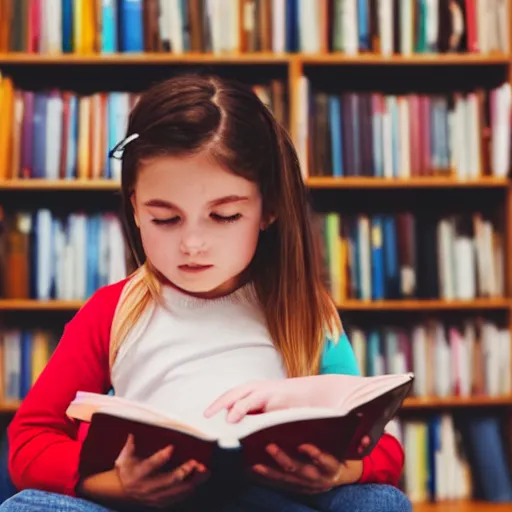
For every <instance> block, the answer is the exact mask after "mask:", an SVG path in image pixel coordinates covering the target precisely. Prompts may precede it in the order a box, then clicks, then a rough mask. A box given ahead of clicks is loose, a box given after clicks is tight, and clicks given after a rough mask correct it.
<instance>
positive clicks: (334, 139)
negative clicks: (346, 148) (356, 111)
mask: <svg viewBox="0 0 512 512" xmlns="http://www.w3.org/2000/svg"><path fill="white" fill-rule="evenodd" d="M329 125H330V132H331V150H332V174H333V176H343V174H344V173H343V137H342V133H341V130H342V128H341V100H340V98H339V96H332V95H331V96H329Z"/></svg>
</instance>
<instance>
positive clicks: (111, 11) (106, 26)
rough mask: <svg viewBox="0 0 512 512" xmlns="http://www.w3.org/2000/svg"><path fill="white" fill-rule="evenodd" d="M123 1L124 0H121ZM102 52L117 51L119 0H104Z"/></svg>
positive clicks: (102, 11) (102, 10)
mask: <svg viewBox="0 0 512 512" xmlns="http://www.w3.org/2000/svg"><path fill="white" fill-rule="evenodd" d="M121 1H122V0H121ZM102 2H103V4H102V9H101V16H102V18H101V53H115V52H117V40H118V38H117V2H118V0H102Z"/></svg>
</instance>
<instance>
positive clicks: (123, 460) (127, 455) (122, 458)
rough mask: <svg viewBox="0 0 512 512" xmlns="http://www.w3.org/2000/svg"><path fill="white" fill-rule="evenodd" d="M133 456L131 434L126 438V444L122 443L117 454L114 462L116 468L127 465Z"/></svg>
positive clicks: (133, 445) (133, 446)
mask: <svg viewBox="0 0 512 512" xmlns="http://www.w3.org/2000/svg"><path fill="white" fill-rule="evenodd" d="M134 456H135V441H134V438H133V434H128V437H127V438H126V443H124V446H123V448H122V449H121V451H120V452H119V455H118V456H117V459H116V461H115V465H116V466H121V465H125V464H127V463H128V462H129V461H130V460H131V459H133V458H134Z"/></svg>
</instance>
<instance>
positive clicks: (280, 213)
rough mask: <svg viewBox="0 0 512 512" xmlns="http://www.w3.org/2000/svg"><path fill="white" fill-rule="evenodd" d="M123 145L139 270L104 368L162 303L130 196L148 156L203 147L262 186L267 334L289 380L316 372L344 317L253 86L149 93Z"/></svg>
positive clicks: (184, 84) (209, 82)
mask: <svg viewBox="0 0 512 512" xmlns="http://www.w3.org/2000/svg"><path fill="white" fill-rule="evenodd" d="M134 133H137V134H139V137H138V138H137V139H136V140H134V141H133V142H130V143H129V144H128V145H127V146H126V149H125V150H124V155H123V163H122V187H121V188H122V204H123V217H124V219H123V223H124V228H125V235H126V238H127V241H128V244H129V247H130V250H131V252H132V256H133V258H134V260H135V261H136V264H137V266H138V268H137V270H136V271H135V272H134V274H132V276H131V278H130V279H129V280H128V283H127V284H126V285H125V288H124V291H123V294H122V296H121V300H120V302H119V305H118V307H117V310H116V314H115V317H114V322H113V325H112V333H111V334H112V336H111V357H110V361H111V364H112V363H113V361H114V360H115V357H116V354H117V352H118V350H119V347H120V345H121V343H122V341H123V339H124V338H125V336H126V335H127V334H128V332H129V330H130V329H131V327H132V326H133V325H134V323H135V322H136V321H137V320H138V319H139V318H140V316H141V314H142V313H143V312H144V310H145V309H146V308H147V307H148V306H149V305H150V304H152V303H154V302H156V301H158V300H159V296H160V286H161V281H160V279H159V276H158V274H157V272H156V271H155V269H153V268H152V266H151V263H150V262H149V261H146V255H145V254H144V248H143V246H142V242H141V237H140V233H139V230H138V228H137V226H136V224H135V220H134V215H133V208H132V204H131V200H130V198H131V195H132V193H133V190H134V187H135V182H136V177H137V170H138V168H139V166H140V164H141V163H142V162H143V161H144V160H145V159H148V158H152V157H155V156H159V155H173V156H181V155H190V154H194V153H196V152H199V151H203V152H204V151H207V152H208V154H209V156H211V157H212V158H214V159H215V161H217V162H218V163H219V164H220V165H222V166H223V167H225V168H227V169H229V170H230V171H231V172H233V173H234V174H237V175H239V176H242V177H244V178H246V179H248V180H250V181H252V182H254V183H256V184H257V185H258V187H259V190H260V193H261V196H262V205H263V215H264V218H270V217H272V218H275V220H274V222H272V223H271V224H270V226H269V227H268V228H267V229H265V230H263V231H261V232H260V236H259V240H258V244H257V248H256V252H255V255H254V258H253V260H252V262H251V264H250V270H249V274H250V275H251V277H252V280H253V282H254V286H255V290H256V293H257V296H258V299H259V301H260V303H261V306H262V308H263V311H264V314H265V318H266V322H267V328H268V330H269V333H270V336H271V339H272V341H273V343H274V345H275V347H276V348H277V350H278V351H279V352H280V354H281V357H282V358H283V362H284V365H285V368H286V371H287V375H288V376H289V377H294V376H306V375H313V374H316V373H318V371H319V363H320V358H321V354H322V348H323V344H324V341H325V338H326V336H332V337H333V338H334V339H337V336H339V333H340V331H341V322H340V319H339V316H338V313H337V310H336V306H335V304H334V303H333V301H332V299H331V297H330V296H329V294H328V292H327V290H326V287H325V285H324V282H323V278H322V262H321V261H322V260H321V258H320V253H319V250H318V246H317V243H316V237H315V236H314V234H313V229H312V224H311V219H310V215H309V209H308V201H307V190H306V187H305V185H304V182H303V179H302V175H301V171H300V166H299V161H298V158H297V154H296V152H295V149H294V147H293V144H292V142H291V140H290V138H289V136H288V134H287V132H286V130H285V129H284V128H283V127H282V126H281V125H280V124H279V123H278V122H277V121H276V120H275V119H274V117H273V115H272V114H271V112H270V111H269V110H268V108H267V107H266V106H265V105H264V104H263V103H262V102H261V101H260V100H259V98H258V97H257V96H256V94H255V93H254V92H253V91H252V90H251V88H250V87H248V86H245V85H243V84H240V83H238V82H234V81H231V80H226V79H224V78H220V77H217V76H200V75H199V76H198V75H184V76H179V77H175V78H171V79H168V80H166V81H163V82H161V83H159V84H157V85H155V86H153V87H152V88H151V89H149V90H148V91H146V92H145V93H144V94H143V95H142V96H141V97H140V98H139V101H138V102H137V104H136V106H135V107H134V109H133V111H132V112H131V114H130V118H129V123H128V132H127V134H128V135H131V134H134Z"/></svg>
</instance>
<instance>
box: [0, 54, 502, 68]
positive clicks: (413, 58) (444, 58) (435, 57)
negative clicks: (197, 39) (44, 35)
mask: <svg viewBox="0 0 512 512" xmlns="http://www.w3.org/2000/svg"><path fill="white" fill-rule="evenodd" d="M293 61H299V62H301V63H303V64H307V65H322V64H329V65H333V64H334V65H336V64H338V65H508V64H510V62H511V56H510V55H507V54H502V53H490V54H480V53H440V54H437V53H430V54H429V53H423V54H412V55H380V54H375V53H359V54H356V55H346V54H343V53H336V52H333V53H325V54H307V53H272V52H254V53H250V52H247V53H222V54H213V53H184V54H173V53H164V52H162V53H147V52H141V53H112V54H95V53H91V54H84V55H79V54H66V53H55V54H38V53H18V52H9V53H0V65H1V64H20V65H23V64H41V65H46V64H89V65H91V64H92V65H102V64H114V65H124V64H136V65H151V64H200V63H208V64H258V63H259V64H288V63H291V62H293Z"/></svg>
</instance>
